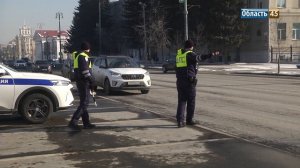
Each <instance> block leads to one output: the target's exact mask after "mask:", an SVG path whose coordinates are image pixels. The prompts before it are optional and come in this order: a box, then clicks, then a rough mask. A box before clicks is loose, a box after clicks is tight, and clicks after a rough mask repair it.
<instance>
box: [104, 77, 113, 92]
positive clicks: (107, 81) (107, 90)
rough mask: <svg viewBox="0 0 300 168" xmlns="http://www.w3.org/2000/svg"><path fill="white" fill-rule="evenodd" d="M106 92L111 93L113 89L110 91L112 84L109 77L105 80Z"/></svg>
mask: <svg viewBox="0 0 300 168" xmlns="http://www.w3.org/2000/svg"><path fill="white" fill-rule="evenodd" d="M103 89H104V93H105V94H106V95H109V94H110V93H111V91H110V84H109V80H108V79H105V81H104V88H103Z"/></svg>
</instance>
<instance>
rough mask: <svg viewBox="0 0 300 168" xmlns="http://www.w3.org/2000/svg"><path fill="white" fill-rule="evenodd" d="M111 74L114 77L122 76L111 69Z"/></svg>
mask: <svg viewBox="0 0 300 168" xmlns="http://www.w3.org/2000/svg"><path fill="white" fill-rule="evenodd" d="M109 73H110V75H111V76H112V77H114V78H117V77H120V76H121V74H119V73H117V72H113V71H109Z"/></svg>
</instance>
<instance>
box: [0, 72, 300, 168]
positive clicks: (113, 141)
mask: <svg viewBox="0 0 300 168" xmlns="http://www.w3.org/2000/svg"><path fill="white" fill-rule="evenodd" d="M151 77H152V82H153V86H152V89H151V91H150V93H149V94H145V95H143V94H140V92H139V91H128V92H116V93H114V94H113V95H110V96H105V95H104V94H103V93H102V91H101V89H99V91H98V92H97V98H96V100H97V103H98V106H97V107H95V106H93V104H92V102H91V105H90V107H89V112H90V117H91V121H92V122H93V123H95V124H96V125H97V128H96V129H92V130H83V131H81V132H74V131H72V130H70V129H69V128H68V127H67V126H66V125H67V123H68V121H69V119H70V118H71V115H72V113H73V112H74V111H75V109H76V106H77V105H78V102H79V101H78V97H77V92H76V91H75V92H74V95H75V98H76V100H75V101H74V104H75V105H74V106H73V107H71V108H70V109H67V110H63V111H60V112H57V113H53V114H51V115H50V117H49V120H48V121H47V122H46V123H44V124H34V125H31V124H28V123H26V122H24V120H22V119H21V118H20V117H18V116H16V117H15V116H14V117H12V116H8V115H0V137H1V139H0V165H1V166H0V167H9V168H20V167H24V168H25V167H26V168H27V167H55V168H56V167H145V168H148V167H149V168H152V167H182V168H185V167H195V168H196V167H207V168H212V167H215V168H219V167H224V168H241V167H243V168H257V167H264V168H282V167H285V168H296V167H298V166H299V164H300V159H299V142H300V141H299V137H300V136H299V112H298V111H299V110H298V109H299V108H298V107H299V106H298V105H297V101H298V97H299V92H298V91H297V89H299V86H298V84H299V79H298V78H290V77H284V78H281V77H280V78H279V77H266V76H259V77H255V76H246V75H242V76H241V75H230V74H215V73H207V74H199V79H200V80H199V83H198V91H197V94H198V96H197V109H196V119H197V120H198V121H200V125H198V126H196V127H184V128H177V126H176V122H175V113H176V106H177V92H176V86H175V80H176V79H175V74H174V73H171V74H162V73H161V72H158V71H151Z"/></svg>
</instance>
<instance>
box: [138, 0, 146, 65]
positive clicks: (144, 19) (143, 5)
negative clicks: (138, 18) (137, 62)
mask: <svg viewBox="0 0 300 168" xmlns="http://www.w3.org/2000/svg"><path fill="white" fill-rule="evenodd" d="M139 4H140V5H141V6H142V8H143V21H144V25H143V28H144V60H145V61H146V62H147V34H146V12H145V7H146V4H145V3H142V2H139Z"/></svg>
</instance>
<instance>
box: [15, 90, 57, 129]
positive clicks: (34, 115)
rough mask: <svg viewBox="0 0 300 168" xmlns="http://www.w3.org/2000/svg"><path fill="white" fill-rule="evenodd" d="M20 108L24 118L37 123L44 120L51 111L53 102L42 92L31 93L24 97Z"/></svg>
mask: <svg viewBox="0 0 300 168" xmlns="http://www.w3.org/2000/svg"><path fill="white" fill-rule="evenodd" d="M20 109H21V115H22V116H23V117H24V119H25V120H27V121H28V122H30V123H33V124H39V123H43V122H45V121H46V120H47V118H48V115H49V114H50V113H51V112H53V103H52V101H51V100H50V99H49V98H48V97H46V96H45V95H43V94H32V95H29V96H27V97H26V98H25V99H24V101H23V102H22V104H21V108H20Z"/></svg>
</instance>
